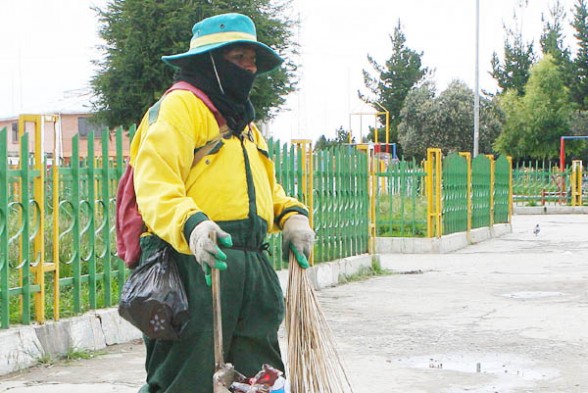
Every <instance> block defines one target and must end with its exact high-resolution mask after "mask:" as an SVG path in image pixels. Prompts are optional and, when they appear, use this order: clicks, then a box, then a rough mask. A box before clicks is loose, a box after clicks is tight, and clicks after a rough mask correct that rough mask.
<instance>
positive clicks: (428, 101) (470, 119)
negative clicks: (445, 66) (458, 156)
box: [398, 80, 501, 159]
mask: <svg viewBox="0 0 588 393" xmlns="http://www.w3.org/2000/svg"><path fill="white" fill-rule="evenodd" d="M473 101H474V92H473V90H472V89H470V88H469V87H468V86H467V85H466V84H465V83H463V82H461V81H458V80H455V81H453V82H451V83H450V84H449V86H448V87H447V89H446V90H445V91H443V92H441V94H439V95H438V96H436V90H435V86H434V85H433V84H432V83H424V84H423V85H422V86H420V87H418V88H415V89H413V90H411V92H410V93H409V94H408V96H407V98H406V102H405V105H404V108H402V111H401V123H400V125H399V128H398V134H399V141H400V144H401V145H402V149H403V153H404V155H405V156H411V157H415V158H417V159H422V158H424V156H425V154H426V149H427V148H429V147H438V148H441V149H442V151H443V153H444V154H448V153H451V152H462V151H471V150H472V148H473V124H474V113H473V110H472V103H473ZM500 131H501V114H500V111H499V110H498V107H497V105H496V104H494V103H493V102H492V101H491V100H489V99H488V98H486V97H482V99H481V100H480V151H481V152H483V153H484V152H485V153H492V152H493V149H492V143H493V142H494V140H495V139H496V137H497V136H498V134H499V133H500Z"/></svg>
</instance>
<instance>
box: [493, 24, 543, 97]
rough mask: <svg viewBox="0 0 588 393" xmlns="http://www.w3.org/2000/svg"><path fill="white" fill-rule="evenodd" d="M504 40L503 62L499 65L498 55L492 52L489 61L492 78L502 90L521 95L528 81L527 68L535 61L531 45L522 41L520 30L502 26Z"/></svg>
mask: <svg viewBox="0 0 588 393" xmlns="http://www.w3.org/2000/svg"><path fill="white" fill-rule="evenodd" d="M514 23H515V25H516V23H517V15H516V13H515V15H514ZM504 29H505V31H506V39H505V41H504V62H503V63H501V62H500V59H499V57H498V54H497V53H496V52H494V53H493V54H492V59H491V61H490V63H491V65H492V72H491V75H492V77H493V78H494V79H495V80H496V82H497V83H498V86H499V87H500V88H501V89H502V92H504V91H506V90H508V89H515V90H516V91H517V94H518V95H519V96H520V95H523V93H524V91H523V89H524V86H525V84H526V83H527V80H528V79H529V68H530V67H531V65H532V64H533V63H534V61H535V54H534V50H533V43H532V42H529V43H526V42H525V41H524V40H523V34H522V31H521V29H520V28H519V29H516V27H515V28H509V27H507V26H504Z"/></svg>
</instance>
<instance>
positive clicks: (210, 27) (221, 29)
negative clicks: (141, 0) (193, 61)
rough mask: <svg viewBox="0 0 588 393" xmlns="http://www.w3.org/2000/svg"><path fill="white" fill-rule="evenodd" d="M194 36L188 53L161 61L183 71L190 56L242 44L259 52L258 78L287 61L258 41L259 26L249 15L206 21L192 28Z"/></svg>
mask: <svg viewBox="0 0 588 393" xmlns="http://www.w3.org/2000/svg"><path fill="white" fill-rule="evenodd" d="M192 34H193V35H192V40H190V49H188V51H187V52H184V53H179V54H177V55H171V56H162V57H161V59H162V60H163V61H164V62H166V63H167V64H169V65H171V66H174V67H181V61H182V59H185V58H187V57H189V56H196V55H200V54H202V53H207V52H210V51H212V50H215V49H218V48H222V47H224V46H227V45H232V44H239V43H242V44H248V45H251V47H253V48H254V49H255V52H256V58H257V61H256V65H257V73H258V74H262V73H265V72H269V71H271V70H273V69H275V68H277V67H278V66H279V65H280V64H282V62H283V61H284V59H282V58H281V57H280V56H279V55H278V54H277V53H276V52H275V51H274V50H273V49H272V48H270V47H269V46H267V45H265V44H263V43H261V42H258V41H257V31H256V30H255V24H254V23H253V21H252V20H251V19H250V18H249V17H248V16H245V15H241V14H222V15H216V16H212V17H210V18H206V19H203V20H201V21H200V22H198V23H196V24H195V25H194V27H192Z"/></svg>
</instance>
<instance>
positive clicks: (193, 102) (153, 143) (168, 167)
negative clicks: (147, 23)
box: [131, 91, 218, 254]
mask: <svg viewBox="0 0 588 393" xmlns="http://www.w3.org/2000/svg"><path fill="white" fill-rule="evenodd" d="M158 105H159V106H158V107H157V108H151V109H150V113H149V115H148V116H145V118H144V119H143V121H142V123H141V125H140V126H139V129H138V132H137V134H136V135H135V138H134V139H133V144H132V146H131V165H132V166H133V170H134V185H135V193H136V196H137V205H138V207H139V212H140V213H141V216H142V217H143V221H144V222H145V225H146V227H147V230H148V231H149V232H151V233H154V234H155V235H157V236H159V237H160V238H161V239H163V240H164V241H166V242H167V243H169V244H170V245H171V246H172V247H174V248H175V249H176V250H177V251H179V252H181V253H185V254H189V253H190V248H189V246H188V243H187V241H186V236H185V233H186V232H187V231H188V230H190V228H194V227H195V226H196V225H197V224H198V223H200V222H202V221H204V220H206V219H207V217H206V215H205V214H204V213H203V212H202V211H201V210H200V209H199V207H198V206H197V205H196V203H195V201H194V200H193V199H192V198H190V197H188V196H187V193H186V186H185V182H186V179H187V177H188V175H189V173H190V170H191V168H192V162H193V160H194V148H195V147H196V146H201V145H204V144H205V143H206V141H207V140H208V139H209V136H210V134H211V130H212V132H214V130H215V128H214V127H215V126H216V121H215V120H214V117H213V115H212V113H211V112H210V111H209V110H208V108H206V106H205V105H204V104H203V103H201V102H200V101H199V100H197V99H196V97H194V96H193V95H192V93H190V92H186V91H177V92H175V91H174V92H171V93H170V94H168V95H167V96H166V97H165V98H164V99H163V100H161V101H160V103H159V104H158ZM153 111H156V113H154V112H153ZM211 120H212V122H213V123H212V124H213V125H212V127H211ZM216 133H218V126H216ZM133 153H135V154H134V155H133ZM190 232H191V230H190ZM190 232H188V234H189V233H190Z"/></svg>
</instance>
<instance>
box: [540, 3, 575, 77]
mask: <svg viewBox="0 0 588 393" xmlns="http://www.w3.org/2000/svg"><path fill="white" fill-rule="evenodd" d="M565 19H566V13H565V10H564V8H563V6H562V5H561V2H560V1H559V0H556V1H555V3H554V4H553V7H550V8H549V18H546V17H545V16H544V15H542V16H541V20H542V21H543V33H542V34H541V38H540V39H539V43H540V45H541V51H542V52H543V54H544V55H551V56H552V57H553V60H554V62H555V64H556V65H557V66H558V67H560V68H561V71H562V72H561V75H562V77H563V78H564V82H565V84H566V86H568V87H569V86H570V85H571V83H572V79H573V74H574V71H573V70H574V67H573V64H572V60H571V53H570V48H568V47H566V46H565V44H564V39H565V35H564V32H563V24H564V22H565Z"/></svg>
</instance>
